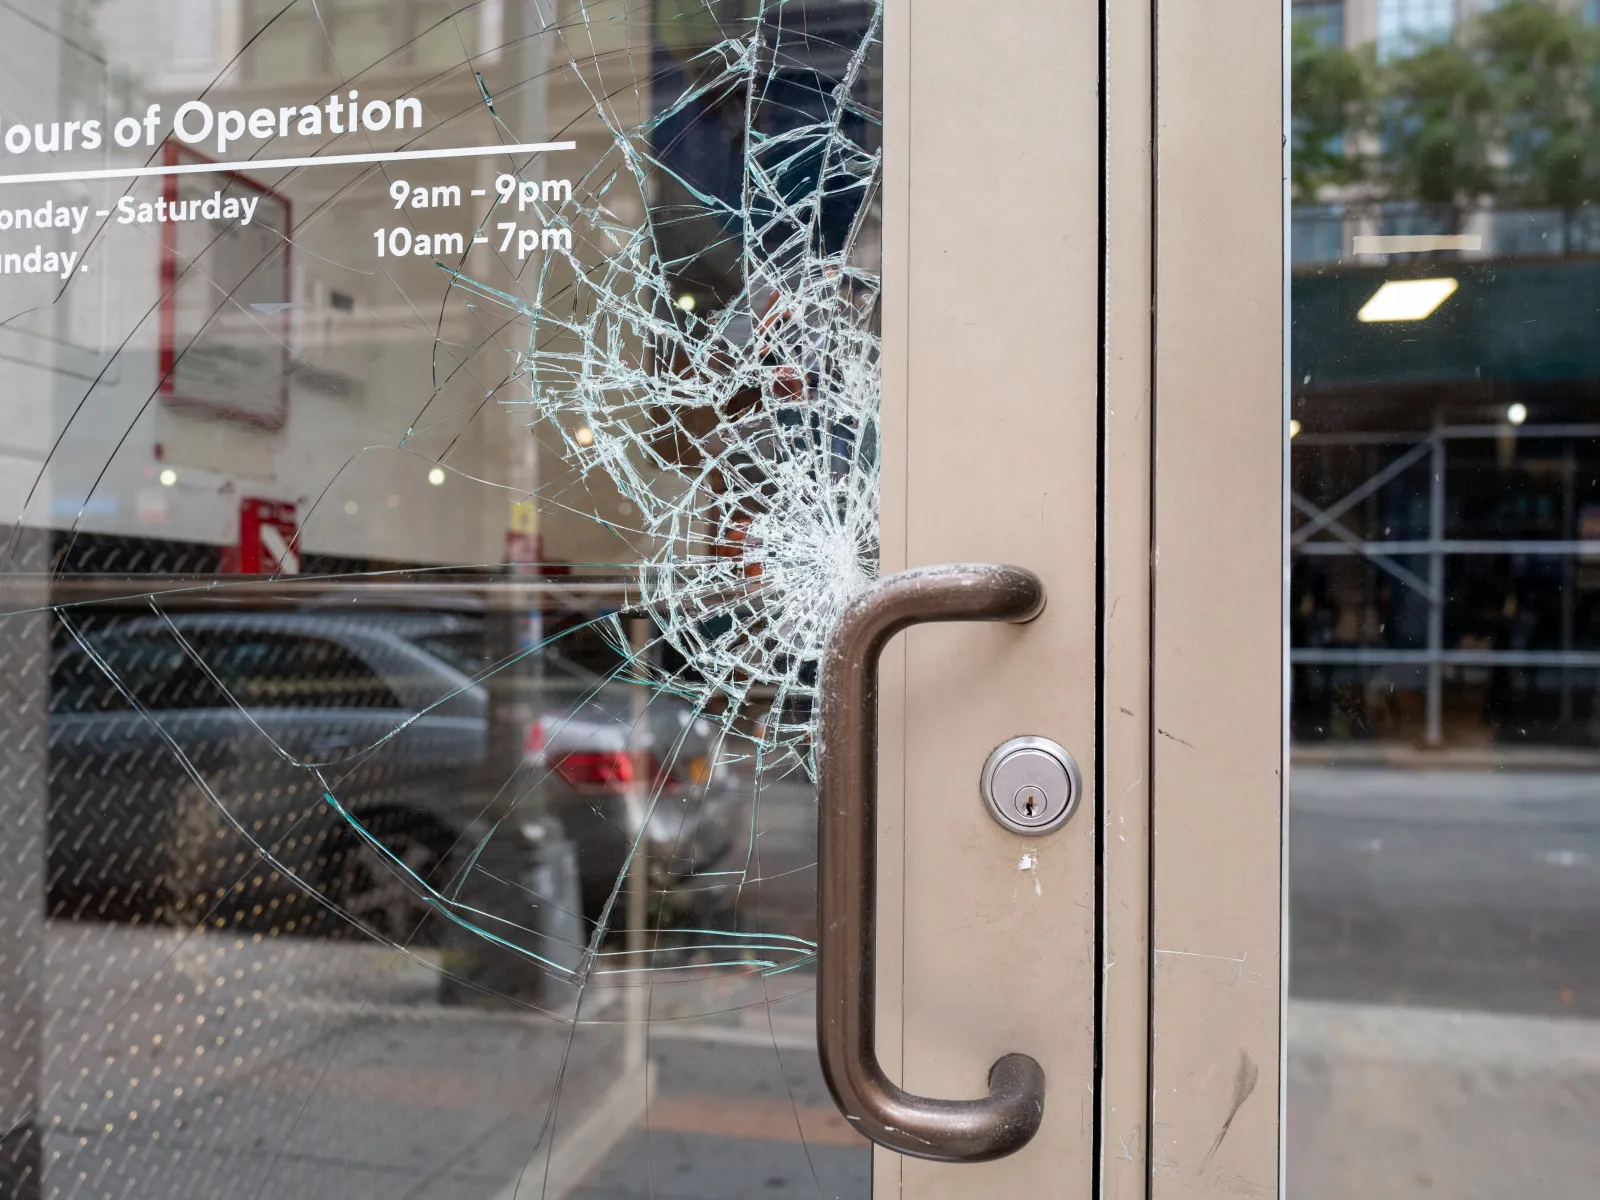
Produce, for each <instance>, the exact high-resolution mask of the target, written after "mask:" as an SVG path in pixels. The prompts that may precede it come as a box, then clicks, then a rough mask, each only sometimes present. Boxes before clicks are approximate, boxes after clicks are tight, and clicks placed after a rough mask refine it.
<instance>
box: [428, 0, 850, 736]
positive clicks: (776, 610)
mask: <svg viewBox="0 0 1600 1200" xmlns="http://www.w3.org/2000/svg"><path fill="white" fill-rule="evenodd" d="M800 10H801V5H800V4H799V3H798V0H796V2H795V3H789V2H788V0H779V2H778V3H764V4H762V5H760V6H759V8H758V10H757V12H756V13H755V15H753V16H752V17H750V18H748V19H747V20H746V21H744V22H742V23H741V24H740V25H739V27H737V28H735V29H733V30H731V31H730V32H729V33H728V36H726V37H724V38H723V39H722V40H720V41H718V42H717V43H716V44H715V45H712V46H710V47H709V48H706V49H704V50H702V51H700V52H699V53H698V54H696V55H695V56H694V57H693V58H692V60H691V61H690V62H689V63H688V67H687V71H686V74H687V76H688V78H689V79H690V81H691V82H690V86H689V87H688V88H686V89H685V90H684V91H683V93H682V94H681V95H679V96H678V97H677V98H676V100H674V101H671V102H669V103H666V104H663V105H659V106H657V107H656V111H655V115H654V116H653V117H651V118H650V119H649V120H647V121H644V122H643V123H640V124H636V125H633V126H631V127H624V126H623V125H622V124H621V122H620V121H619V120H618V119H617V118H616V114H615V111H614V109H613V107H612V106H611V105H610V104H609V103H608V102H607V100H606V97H605V94H604V92H603V91H602V90H601V89H600V87H599V86H598V84H595V83H591V82H589V81H588V80H586V86H587V87H589V90H590V95H591V96H592V98H593V99H594V101H595V107H596V111H597V112H598V113H599V115H600V117H601V119H602V120H603V121H604V123H605V126H606V129H607V130H608V132H609V134H610V136H611V138H612V143H613V144H612V150H611V153H609V154H608V155H606V156H605V157H604V158H603V159H602V161H601V163H600V165H598V166H597V167H596V168H595V169H594V170H593V171H591V172H590V173H589V174H588V175H587V176H586V177H585V178H584V180H583V181H582V184H581V186H579V187H576V188H575V189H574V194H573V198H572V199H571V201H570V202H567V203H562V204H559V205H554V206H552V205H546V204H544V203H543V202H542V201H541V202H536V207H537V208H538V215H539V217H540V218H541V219H542V220H543V221H544V222H545V224H546V225H547V226H552V225H557V226H559V225H564V226H567V227H570V228H573V229H574V230H578V231H582V234H583V236H580V237H577V238H575V239H574V241H575V245H574V247H573V248H572V249H568V250H561V249H559V248H556V249H554V250H553V251H550V252H547V254H546V257H545V259H544V260H543V262H542V264H541V265H540V267H539V269H538V271H537V272H536V273H535V275H534V277H533V278H532V280H531V281H530V285H529V287H528V294H527V295H526V296H525V297H520V298H519V297H515V296H512V295H510V294H508V293H506V292H503V291H499V290H497V289H494V288H491V287H489V286H487V285H486V284H482V283H479V282H477V281H474V280H473V279H471V278H469V277H467V276H465V275H460V276H458V277H457V279H456V284H457V286H458V287H460V288H462V289H465V290H466V291H468V292H470V293H473V294H474V295H475V296H477V297H488V298H492V299H494V300H496V301H498V302H500V303H503V304H506V305H509V306H511V307H512V308H513V309H514V310H515V311H516V312H517V313H518V314H520V317H521V319H522V320H523V321H525V323H526V326H527V348H526V350H525V351H524V352H523V353H522V354H521V356H520V361H519V363H518V366H517V376H518V378H519V380H522V381H525V385H526V390H525V393H523V396H524V397H525V398H522V397H519V398H518V399H516V400H513V401H510V402H509V403H513V404H520V405H526V406H527V407H529V408H530V409H531V410H532V411H531V414H530V422H538V421H548V422H551V423H553V424H554V425H555V427H556V428H558V429H559V430H560V431H561V438H562V442H563V451H564V454H565V456H566V457H567V458H568V460H569V461H570V462H571V463H572V464H573V465H574V466H575V467H576V468H577V470H578V471H579V472H580V473H581V474H582V475H584V476H588V475H590V474H601V475H603V476H605V477H606V478H608V479H609V480H610V481H611V483H612V484H613V485H614V486H615V487H616V489H617V490H618V492H619V493H620V494H621V495H622V496H623V498H624V499H626V500H627V501H629V502H631V503H632V504H633V505H634V506H635V507H636V509H637V511H638V514H639V517H638V519H639V528H640V531H641V532H642V533H643V534H644V535H646V538H645V540H646V543H647V546H648V549H647V550H646V552H645V556H644V561H643V563H642V565H641V572H640V587H641V590H642V600H643V604H644V606H645V607H646V608H647V609H648V610H649V611H650V613H651V615H652V616H653V617H654V619H655V621H656V624H657V626H658V627H659V628H660V630H661V636H662V639H663V640H664V641H665V642H666V643H667V644H669V645H670V646H671V647H672V648H673V649H674V650H676V651H677V652H678V654H680V655H681V656H682V657H683V659H684V660H685V661H686V662H687V663H688V665H689V666H690V668H691V669H692V676H693V677H694V678H695V680H696V682H693V683H691V684H689V685H688V687H689V691H690V693H691V695H692V696H693V698H694V699H695V700H697V702H698V703H699V705H700V706H701V708H702V709H705V710H708V711H721V712H728V713H732V712H740V711H744V710H746V709H747V706H748V705H749V704H750V703H751V702H752V700H753V699H754V698H755V697H756V696H757V694H758V692H759V695H760V696H761V697H762V699H761V703H764V704H770V709H769V715H768V718H767V720H765V721H764V722H763V723H762V729H763V731H764V738H763V743H764V749H765V751H766V752H768V753H771V752H773V751H779V752H798V753H799V754H800V756H801V758H802V759H809V754H808V752H807V747H808V746H809V736H810V732H811V714H812V713H813V712H814V710H815V706H814V703H813V701H814V699H815V678H816V663H817V660H818V658H819V656H820V654H821V651H822V648H823V645H824V643H825V641H826V639H827V636H828V633H829V631H830V630H831V628H832V627H833V625H834V623H835V621H836V620H837V618H838V616H839V614H840V612H841V611H842V609H843V608H844V606H845V605H846V604H848V603H849V602H850V600H851V599H852V598H854V597H855V596H856V595H858V594H859V593H860V592H861V590H862V589H863V588H864V587H865V586H866V585H867V584H868V583H869V582H870V581H871V580H872V579H873V578H874V576H875V573H876V562H877V537H878V444H877V443H878V427H877V421H878V398H879V358H880V348H881V339H880V334H879V330H878V300H879V290H880V278H879V273H878V268H877V264H876V261H875V255H872V254H870V253H864V252H863V245H864V243H865V242H866V241H867V240H868V238H867V236H866V233H865V231H866V230H868V229H869V227H871V225H872V222H873V218H874V213H873V204H874V200H875V198H876V195H877V190H878V186H879V181H880V176H881V169H882V156H881V152H880V151H878V150H874V149H869V148H867V146H865V145H863V144H862V143H863V141H864V140H866V139H862V138H861V137H860V136H859V134H858V133H857V132H856V127H858V126H860V125H876V124H877V122H878V116H877V114H876V113H874V112H871V111H868V110H867V109H866V108H865V107H864V106H863V104H862V103H861V101H860V100H859V99H858V94H859V93H860V92H862V91H863V83H864V76H865V73H866V71H867V67H868V63H869V61H870V60H871V57H872V51H873V48H874V47H875V45H876V44H877V43H878V41H879V39H880V31H881V22H882V12H881V6H875V7H874V9H873V11H872V13H871V17H870V21H869V23H868V25H867V28H866V31H865V33H864V35H861V36H860V38H859V41H858V42H856V43H855V44H853V45H849V46H846V47H842V48H836V49H843V50H844V51H845V59H844V64H843V70H842V72H841V73H840V76H839V78H838V79H837V80H836V81H834V82H832V83H831V86H829V85H828V84H827V81H825V80H823V79H822V77H821V76H820V75H818V74H817V73H816V72H815V71H814V69H813V68H811V67H810V66H809V65H808V62H809V58H808V57H807V54H806V52H807V50H808V49H809V47H808V46H807V45H806V44H805V43H806V42H807V40H808V37H809V35H807V34H805V33H804V32H803V31H802V30H801V29H797V28H794V27H793V26H794V25H795V22H794V21H793V19H792V18H790V13H791V11H792V12H794V13H799V12H800ZM796 75H800V76H802V77H805V78H808V79H810V80H812V81H820V82H814V83H813V86H814V87H815V89H816V90H815V92H814V95H813V97H812V98H813V100H815V101H817V103H816V106H815V107H816V110H818V111H813V112H810V113H807V112H803V111H797V106H795V105H794V104H793V103H791V102H790V101H789V100H788V99H787V98H788V97H789V96H790V95H791V94H792V90H793V88H792V80H793V78H794V77H795V76H796ZM786 84H788V85H790V86H785V85H786ZM706 108H711V109H713V110H714V111H716V112H719V113H722V114H727V113H728V112H729V111H730V110H731V111H734V112H736V113H738V119H737V127H736V129H735V130H734V131H733V132H732V134H731V136H733V137H735V138H737V139H740V140H741V141H742V144H743V154H742V166H741V178H740V181H739V183H740V186H739V195H738V198H737V201H736V202H733V203H730V202H729V201H727V200H725V199H722V198H720V197H719V196H718V195H717V194H716V193H715V192H714V191H713V190H710V189H708V188H707V187H705V186H703V185H702V184H701V183H700V182H699V181H697V180H695V179H692V178H690V177H688V176H687V175H686V174H684V173H683V172H681V171H680V170H679V169H678V168H677V167H676V166H675V165H674V163H673V162H672V161H671V160H670V158H669V156H668V155H666V154H663V153H662V152H661V150H660V149H659V148H658V141H659V137H658V135H660V134H661V133H662V132H663V131H664V130H670V129H671V128H672V127H673V123H674V122H675V121H677V120H679V119H681V118H683V117H684V116H685V114H688V113H691V112H692V111H694V110H704V109H706ZM627 189H637V191H638V193H639V194H640V195H641V196H644V197H646V198H649V197H652V196H660V195H662V194H663V193H669V192H670V193H672V194H674V195H675V196H678V195H681V196H683V197H685V199H683V200H682V201H680V202H676V203H661V202H659V201H658V202H656V203H653V204H652V203H648V202H647V204H646V205H645V211H646V216H645V218H644V220H643V221H642V222H637V223H636V222H630V221H627V220H624V219H621V218H619V217H618V215H617V212H616V210H615V207H614V206H613V204H612V203H610V202H608V196H609V195H611V194H612V193H613V192H614V191H616V192H622V191H624V190H627ZM690 225H693V226H695V227H696V228H705V227H712V228H715V229H717V230H719V231H721V232H720V238H721V240H722V242H723V243H724V244H725V247H728V248H732V249H734V251H735V253H736V264H735V265H734V266H732V267H731V268H730V270H729V272H728V274H729V275H730V276H731V285H732V286H731V287H730V288H729V291H730V293H731V294H728V295H726V296H725V297H722V298H719V301H718V302H717V303H716V304H715V306H714V307H713V306H712V305H706V306H705V307H700V306H699V305H698V304H697V303H696V297H695V293H694V292H693V291H689V290H686V288H685V286H684V284H683V282H682V281H683V280H684V279H685V277H689V276H692V275H693V274H694V272H695V270H696V268H697V266H698V264H697V262H696V257H697V252H689V253H686V254H684V255H675V254H674V253H673V252H672V251H671V250H669V249H668V246H669V244H670V243H671V242H672V241H673V234H674V233H675V231H677V230H678V229H680V228H683V227H688V226H690ZM835 230H837V231H838V232H833V231H835ZM715 248H716V247H714V249H715ZM597 250H598V251H599V252H600V257H601V261H600V262H599V264H598V265H596V264H595V262H594V261H593V260H594V258H595V257H596V255H595V252H596V251H597ZM674 684H675V686H677V687H680V688H681V687H683V686H684V684H683V680H682V678H681V677H680V678H678V679H676V680H674Z"/></svg>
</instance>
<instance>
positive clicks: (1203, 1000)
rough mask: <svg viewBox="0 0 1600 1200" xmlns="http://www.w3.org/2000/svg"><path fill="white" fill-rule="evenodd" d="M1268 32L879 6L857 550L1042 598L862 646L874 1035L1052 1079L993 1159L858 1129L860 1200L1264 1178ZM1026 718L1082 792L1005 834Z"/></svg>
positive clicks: (1278, 659) (1275, 943) (1271, 533)
mask: <svg viewBox="0 0 1600 1200" xmlns="http://www.w3.org/2000/svg"><path fill="white" fill-rule="evenodd" d="M1283 30H1284V19H1283V15H1282V11H1281V6H1280V4H1279V3H1277V2H1276V0H1273V2H1268V0H1152V3H1150V4H1128V5H1121V4H1114V3H1104V4H1101V3H1098V2H1096V0H1066V2H1059V0H1031V2H1027V3H1014V4H1007V5H1004V6H999V7H997V8H990V9H986V10H984V11H983V12H982V13H981V14H978V15H975V13H974V10H973V9H972V7H971V6H970V5H964V4H956V3H953V2H951V0H919V2H918V3H917V4H916V5H915V6H913V5H912V4H911V3H910V2H909V0H890V3H889V6H888V12H887V21H886V26H885V35H886V36H885V42H886V46H885V137H884V145H885V154H886V158H887V169H886V172H885V194H884V214H885V219H884V230H885V234H884V238H885V247H884V279H885V307H884V395H883V411H884V415H883V429H884V472H883V569H884V571H885V572H887V571H892V570H898V569H901V568H904V567H907V566H917V565H926V564H932V563H938V562H949V561H959V560H980V561H994V562H1005V561H1009V562H1013V563H1016V564H1018V565H1022V566H1026V567H1028V568H1030V569H1032V570H1035V571H1037V572H1039V573H1040V574H1041V575H1042V576H1044V578H1045V580H1046V584H1047V587H1048V589H1049V593H1050V599H1049V606H1048V608H1047V609H1046V612H1045V615H1044V616H1043V617H1041V618H1040V620H1039V621H1038V622H1036V623H1035V625H1034V626H1031V627H1027V628H1024V629H1016V628H977V627H966V628H947V629H940V630H917V631H913V632H912V633H911V635H910V636H908V637H905V638H902V639H901V640H900V641H899V642H897V643H896V644H895V645H894V646H892V647H891V649H890V651H889V654H888V655H887V656H886V658H885V661H884V672H883V677H882V679H883V682H882V693H881V721H882V729H881V739H882V740H881V755H880V785H879V786H880V796H881V803H882V818H881V824H880V843H879V844H880V893H879V913H878V920H879V938H878V948H879V956H880V958H879V981H878V1023H879V1054H880V1058H881V1059H882V1061H883V1062H884V1064H885V1067H886V1068H887V1069H888V1071H889V1073H890V1075H891V1077H893V1078H895V1079H896V1080H898V1081H900V1082H902V1083H903V1084H904V1085H905V1086H907V1087H910V1088H912V1089H913V1090H916V1091H919V1092H921V1093H923V1094H928V1095H943V1096H950V1097H962V1096H971V1095H977V1094H980V1093H981V1091H982V1087H981V1082H982V1076H983V1071H984V1069H985V1068H986V1066H987V1064H988V1063H990V1062H991V1061H993V1059H994V1058H995V1057H996V1056H997V1055H999V1054H1002V1053H1005V1052H1008V1051H1012V1050H1020V1051H1024V1052H1026V1053H1029V1054H1033V1055H1034V1056H1035V1057H1037V1058H1039V1060H1040V1061H1041V1063H1043V1064H1044V1066H1045V1071H1046V1075H1047V1079H1048V1093H1047V1101H1046V1116H1045V1123H1044V1127H1043V1129H1042V1131H1041V1133H1040V1135H1039V1138H1038V1139H1037V1141H1036V1143H1035V1144H1033V1145H1031V1146H1029V1147H1028V1148H1026V1149H1024V1150H1023V1151H1022V1152H1020V1153H1018V1154H1017V1155H1015V1156H1014V1157H1012V1158H1008V1159H1004V1160H1001V1161H999V1162H996V1163H991V1164H986V1165H982V1166H940V1165H936V1164H929V1163H924V1162H918V1161H913V1160H907V1159H903V1158H900V1157H899V1156H897V1155H892V1154H887V1153H884V1152H880V1153H879V1156H878V1160H877V1166H876V1172H875V1175H876V1193H877V1194H878V1195H880V1196H889V1195H895V1196H899V1195H903V1196H906V1197H915V1198H917V1200H921V1198H922V1197H956V1196H961V1197H968V1196H970V1197H979V1196H984V1197H987V1196H995V1195H1003V1194H1006V1193H1007V1192H1008V1191H1012V1190H1022V1189H1026V1190H1027V1191H1028V1192H1029V1193H1030V1194H1040V1193H1041V1192H1042V1194H1047V1195H1051V1196H1065V1197H1079V1196H1090V1195H1094V1194H1100V1195H1104V1196H1120V1197H1128V1196H1155V1195H1168V1194H1178V1193H1179V1192H1189V1191H1200V1192H1216V1193H1218V1194H1223V1195H1244V1196H1271V1195H1277V1194H1278V1193H1279V1190H1280V1185H1279V1172H1280V1163H1281V1153H1280V1131H1281V1114H1280V1097H1281V1061H1282V1060H1281V1035H1282V1021H1281V1003H1282V994H1283V987H1282V951H1281V937H1282V929H1283V921H1282V916H1281V896H1282V886H1281V881H1282V854H1281V846H1282V834H1283V816H1282V814H1283V803H1282V797H1283V795H1284V778H1283V769H1284V761H1285V760H1284V753H1283V750H1284V742H1283V711H1284V709H1283V704H1284V695H1285V693H1284V669H1283V663H1284V649H1283V628H1284V622H1283V617H1284V612H1283V595H1284V587H1283V580H1284V561H1285V559H1284V551H1283V545H1284V537H1283V504H1282V486H1283V472H1284V462H1285V456H1286V444H1287V443H1286V438H1285V436H1284V434H1285V429H1284V426H1285V416H1284V405H1283V395H1284V389H1283V352H1284V344H1285V343H1284V334H1283V311H1284V310H1283V271H1282V264H1283V233H1282V230H1283V228H1284V225H1283V211H1284V209H1283V203H1284V201H1283V195H1284V193H1283V171H1282V162H1283V152H1282V136H1283V125H1282V112H1283V74H1282V73H1283V62H1284V57H1283V38H1284V32H1283ZM1101 79H1103V80H1104V84H1105V86H1104V88H1103V91H1102V90H1101V89H1100V88H1099V86H1098V85H1099V81H1100V80H1101ZM1097 530H1098V531H1099V538H1098V540H1097ZM1020 733H1043V734H1047V735H1049V736H1052V737H1055V738H1057V739H1058V740H1060V741H1061V742H1063V743H1064V744H1065V745H1067V746H1068V747H1069V748H1070V749H1071V750H1072V751H1073V753H1074V754H1076V755H1077V756H1078V759H1079V761H1080V763H1081V764H1082V766H1083V770H1084V777H1085V780H1086V783H1087V787H1088V795H1087V797H1086V800H1085V803H1084V804H1083V806H1082V808H1081V810H1080V813H1079V815H1078V816H1077V817H1075V818H1074V820H1073V822H1072V823H1071V824H1070V825H1069V826H1068V827H1067V828H1066V829H1065V830H1063V831H1062V832H1061V833H1059V834H1057V835H1055V836H1054V837H1052V838H1048V839H1041V840H1040V842H1039V843H1038V844H1031V845H1030V844H1024V843H1023V842H1022V841H1020V840H1019V839H1017V838H1015V837H1013V836H1011V835H1008V834H1006V833H1005V832H1004V831H1003V830H1000V829H999V828H998V827H996V826H995V825H994V824H993V822H991V821H989V820H988V819H987V818H986V817H985V816H984V814H983V812H982V809H981V806H980V805H979V804H978V803H977V802H976V800H975V796H974V795H973V794H972V793H973V791H974V788H973V787H972V786H971V784H972V783H973V781H974V780H975V777H976V772H977V768H978V765H979V764H980V763H981V762H982V760H983V757H984V755H985V754H986V753H987V752H988V751H989V749H990V748H991V747H992V746H993V745H995V744H996V743H998V742H999V741H1000V740H1002V739H1003V738H1005V737H1007V736H1011V735H1013V734H1020ZM1152 948H1153V953H1152ZM1096 989H1098V993H1099V994H1098V996H1097V995H1096Z"/></svg>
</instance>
